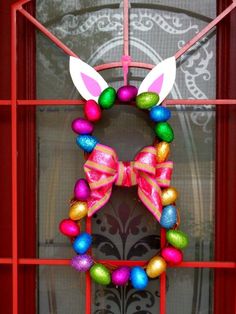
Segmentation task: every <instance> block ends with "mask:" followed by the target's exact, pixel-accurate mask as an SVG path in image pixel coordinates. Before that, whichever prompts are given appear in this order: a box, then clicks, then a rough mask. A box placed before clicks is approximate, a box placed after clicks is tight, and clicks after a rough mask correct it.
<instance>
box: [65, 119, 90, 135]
mask: <svg viewBox="0 0 236 314" xmlns="http://www.w3.org/2000/svg"><path fill="white" fill-rule="evenodd" d="M71 128H72V130H73V131H74V132H75V133H77V134H91V133H92V132H93V130H94V127H93V124H92V123H91V122H90V121H88V120H86V119H83V118H77V119H75V120H74V121H73V122H72V124H71Z"/></svg>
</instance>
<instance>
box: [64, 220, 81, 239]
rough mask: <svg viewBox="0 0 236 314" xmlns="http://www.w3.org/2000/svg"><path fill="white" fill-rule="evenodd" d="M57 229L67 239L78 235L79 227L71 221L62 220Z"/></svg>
mask: <svg viewBox="0 0 236 314" xmlns="http://www.w3.org/2000/svg"><path fill="white" fill-rule="evenodd" d="M59 229H60V232H61V233H62V234H64V235H65V236H67V237H76V236H77V235H78V234H79V233H80V228H79V226H78V225H77V224H76V223H75V222H74V221H73V220H71V219H63V220H62V221H61V223H60V225H59Z"/></svg>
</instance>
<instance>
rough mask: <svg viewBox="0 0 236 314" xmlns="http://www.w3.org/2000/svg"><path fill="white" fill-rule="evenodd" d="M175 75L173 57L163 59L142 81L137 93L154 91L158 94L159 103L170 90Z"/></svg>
mask: <svg viewBox="0 0 236 314" xmlns="http://www.w3.org/2000/svg"><path fill="white" fill-rule="evenodd" d="M175 75H176V61H175V57H171V58H168V59H165V60H164V61H162V62H160V63H159V64H158V65H156V66H155V67H154V68H153V69H152V70H151V71H150V72H149V73H148V75H147V76H146V77H145V79H144V80H143V81H142V83H141V85H140V87H139V90H138V94H141V93H144V92H155V93H157V94H159V97H160V99H159V101H158V103H157V105H159V104H160V103H161V102H162V101H163V99H165V98H166V96H167V95H168V94H169V92H170V91H171V89H172V87H173V85H174V82H175Z"/></svg>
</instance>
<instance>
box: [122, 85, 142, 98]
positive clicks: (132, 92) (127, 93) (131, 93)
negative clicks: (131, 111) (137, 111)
mask: <svg viewBox="0 0 236 314" xmlns="http://www.w3.org/2000/svg"><path fill="white" fill-rule="evenodd" d="M137 93H138V89H137V87H135V86H133V85H126V86H122V87H120V88H119V89H118V91H117V98H118V99H119V100H120V101H122V102H129V101H131V100H133V99H135V97H136V96H137Z"/></svg>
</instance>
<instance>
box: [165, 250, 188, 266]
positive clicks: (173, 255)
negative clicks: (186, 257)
mask: <svg viewBox="0 0 236 314" xmlns="http://www.w3.org/2000/svg"><path fill="white" fill-rule="evenodd" d="M161 255H162V257H163V258H164V260H165V261H166V262H167V263H168V264H169V265H178V264H180V263H181V262H182V260H183V253H182V251H180V250H178V249H176V248H174V247H166V248H164V249H163V250H162V251H161Z"/></svg>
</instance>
